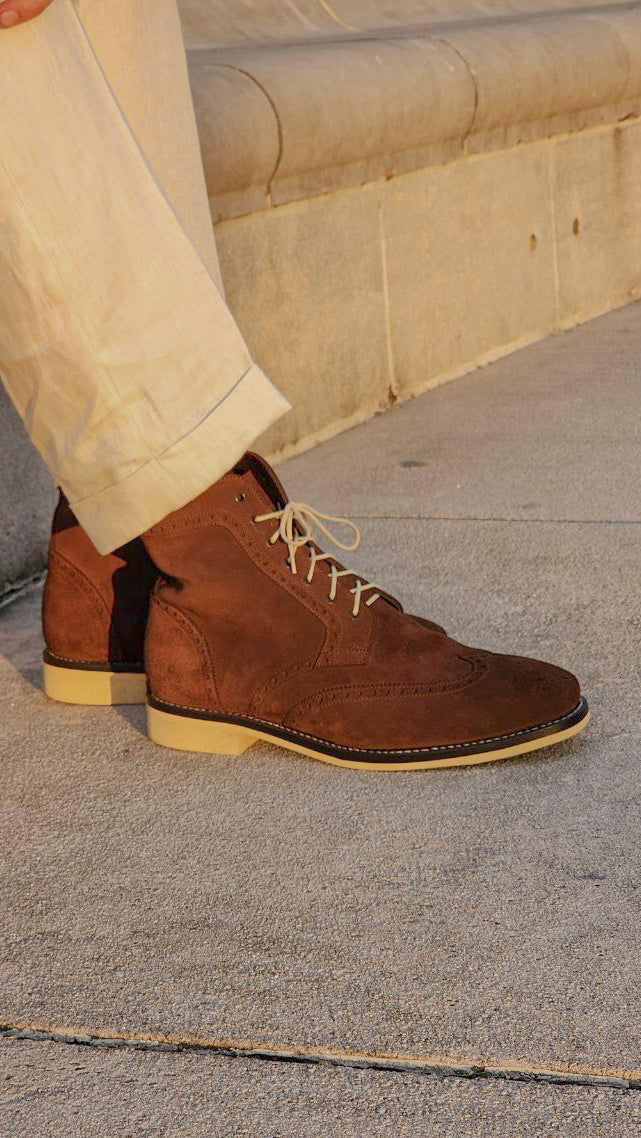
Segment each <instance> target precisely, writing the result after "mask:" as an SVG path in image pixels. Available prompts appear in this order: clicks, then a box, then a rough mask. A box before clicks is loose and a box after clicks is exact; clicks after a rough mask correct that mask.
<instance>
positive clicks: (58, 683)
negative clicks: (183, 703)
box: [43, 662, 147, 707]
mask: <svg viewBox="0 0 641 1138" xmlns="http://www.w3.org/2000/svg"><path fill="white" fill-rule="evenodd" d="M43 687H44V693H45V695H46V696H47V698H48V699H53V700H55V701H56V702H57V703H77V704H82V705H84V706H92V707H110V706H112V705H113V704H126V703H128V704H131V703H144V702H145V700H146V698H147V677H146V676H145V675H144V673H140V672H107V671H105V672H101V671H92V670H91V669H86V670H84V669H83V668H64V667H59V666H57V665H56V664H48V663H46V662H45V663H44V665H43Z"/></svg>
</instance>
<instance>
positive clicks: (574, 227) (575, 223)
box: [572, 217, 581, 237]
mask: <svg viewBox="0 0 641 1138" xmlns="http://www.w3.org/2000/svg"><path fill="white" fill-rule="evenodd" d="M580 228H581V226H580V225H579V219H578V217H575V219H574V221H573V222H572V232H573V234H574V236H575V237H576V236H577V235H578V232H579V230H580Z"/></svg>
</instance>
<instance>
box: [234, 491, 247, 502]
mask: <svg viewBox="0 0 641 1138" xmlns="http://www.w3.org/2000/svg"><path fill="white" fill-rule="evenodd" d="M246 500H247V495H246V494H243V493H242V491H241V493H240V494H237V495H236V501H237V502H245V501H246Z"/></svg>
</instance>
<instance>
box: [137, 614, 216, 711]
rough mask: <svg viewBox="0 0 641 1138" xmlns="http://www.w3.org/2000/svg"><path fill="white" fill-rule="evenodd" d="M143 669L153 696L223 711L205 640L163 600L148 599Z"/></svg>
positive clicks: (184, 616)
mask: <svg viewBox="0 0 641 1138" xmlns="http://www.w3.org/2000/svg"><path fill="white" fill-rule="evenodd" d="M145 668H146V672H147V682H148V684H149V691H150V693H151V695H152V696H153V697H154V698H155V699H159V700H162V701H163V702H164V703H167V704H171V705H173V706H174V707H176V708H179V709H187V708H189V709H191V710H194V711H209V712H216V711H223V710H224V709H223V707H222V705H221V702H220V697H219V693H218V688H217V684H216V676H215V672H214V667H213V664H212V660H211V656H210V653H209V649H208V646H207V640H206V638H205V636H204V634H203V632H202V631H201V629H200V628H199V627H198V625H197V624H196V622H195V621H194V620H193V619H192V618H191V617H189V616H188V615H187V614H186V613H185V612H183V611H180V610H179V609H177V608H175V607H174V606H173V605H171V604H169V603H168V602H167V601H165V600H164V599H163V598H162V597H161V596H160V595H159V594H158V593H155V594H154V595H153V596H152V599H151V605H150V608H149V619H148V621H147V633H146V637H145Z"/></svg>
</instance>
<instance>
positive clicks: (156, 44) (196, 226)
mask: <svg viewBox="0 0 641 1138" xmlns="http://www.w3.org/2000/svg"><path fill="white" fill-rule="evenodd" d="M74 3H75V7H76V9H77V11H78V15H79V16H80V19H81V21H82V24H83V27H84V30H85V32H86V34H87V36H88V37H89V40H90V41H91V46H92V48H93V50H94V52H95V54H96V56H97V59H98V62H99V64H100V67H101V68H102V70H103V71H104V74H105V78H106V79H107V82H108V83H109V85H110V87H111V89H112V91H113V93H114V95H115V97H116V99H117V100H118V103H119V104H120V107H121V109H122V112H123V114H124V116H125V118H126V119H127V122H128V123H129V126H130V128H131V130H132V131H133V133H134V135H135V136H136V139H137V141H138V144H139V146H140V148H141V150H142V152H143V154H144V156H145V158H146V160H147V162H148V163H149V166H150V167H151V169H152V170H153V173H154V175H155V177H156V179H157V180H158V182H160V185H161V186H162V189H163V191H164V193H165V194H166V196H167V197H168V198H169V200H170V202H171V204H172V206H173V208H174V210H175V212H176V213H177V214H178V217H179V218H180V220H181V222H182V224H183V226H184V228H185V229H186V231H187V233H188V234H189V236H190V237H191V239H192V241H193V243H194V245H195V246H196V248H197V249H198V252H199V253H200V256H201V259H202V260H203V261H204V263H205V265H206V267H207V269H208V270H209V273H210V275H211V276H212V277H213V278H214V280H215V281H216V283H217V284H218V286H219V289H220V292H221V293H223V292H224V290H223V284H222V279H221V276H220V268H219V264H218V254H217V252H216V241H215V238H214V230H213V227H212V222H211V213H210V210H209V200H208V197H207V189H206V186H205V174H204V171H203V163H202V155H201V151H200V141H199V138H198V130H197V128H196V118H195V115H194V105H193V102H192V98H191V90H190V87H189V77H188V73H187V60H186V57H185V48H184V44H183V38H182V31H181V27H180V19H179V16H178V9H177V7H176V0H135V2H132V0H74Z"/></svg>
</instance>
